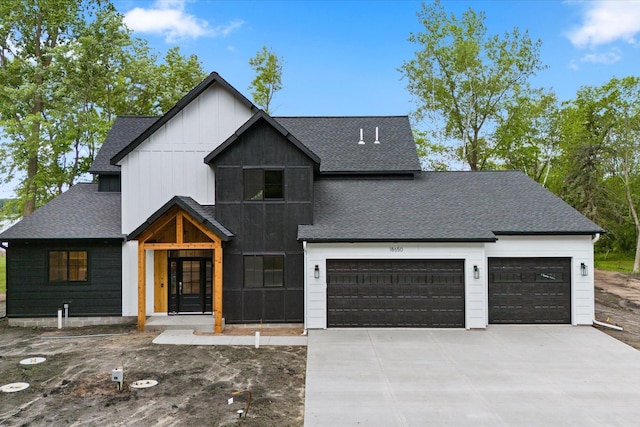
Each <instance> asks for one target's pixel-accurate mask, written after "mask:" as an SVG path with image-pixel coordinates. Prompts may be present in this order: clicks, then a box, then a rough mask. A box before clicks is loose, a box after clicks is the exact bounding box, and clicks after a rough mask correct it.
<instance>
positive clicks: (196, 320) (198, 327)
mask: <svg viewBox="0 0 640 427" xmlns="http://www.w3.org/2000/svg"><path fill="white" fill-rule="evenodd" d="M213 324H214V318H213V315H212V314H185V315H177V316H149V317H147V321H146V322H145V325H144V330H145V331H167V330H177V329H192V330H194V331H196V332H208V333H213Z"/></svg>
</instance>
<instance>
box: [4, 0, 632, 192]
mask: <svg viewBox="0 0 640 427" xmlns="http://www.w3.org/2000/svg"><path fill="white" fill-rule="evenodd" d="M114 3H115V5H116V8H117V9H118V11H119V12H121V13H122V14H124V15H125V22H126V23H127V25H128V26H129V27H130V28H131V29H132V30H133V32H134V35H136V36H138V37H141V38H145V39H147V40H148V41H149V43H150V45H151V46H152V47H153V48H154V49H155V50H156V51H158V52H159V53H161V54H164V52H165V51H166V50H167V49H169V48H170V47H172V46H175V45H179V46H180V48H181V51H182V53H183V54H196V55H197V56H198V57H199V58H200V60H201V62H202V64H203V66H204V68H205V70H207V71H208V72H211V71H217V72H219V73H220V74H221V75H222V76H223V77H224V78H225V79H226V80H227V81H228V82H229V83H231V84H232V85H233V86H235V87H236V88H237V89H238V90H240V92H242V93H244V94H245V95H246V96H247V97H248V98H251V96H250V93H249V90H248V89H247V87H248V86H249V84H250V82H251V79H252V78H253V71H252V70H251V68H250V67H249V64H248V61H249V58H250V57H252V56H254V55H255V53H256V52H257V51H258V50H259V49H260V48H261V47H262V46H263V45H266V46H269V47H271V48H273V49H274V50H276V51H277V52H278V54H279V55H280V56H282V57H284V72H283V83H284V88H283V90H282V91H280V92H279V93H278V94H277V95H276V97H275V99H274V101H273V103H272V108H271V109H272V111H273V114H274V115H280V116H286V115H294V116H295V115H333V116H339V115H404V114H409V113H410V112H411V111H412V110H413V109H414V104H413V103H412V99H411V96H410V95H409V93H408V92H407V90H406V82H405V81H403V80H401V74H400V72H398V68H399V67H400V66H401V65H402V63H403V62H404V61H407V60H410V59H411V58H412V56H413V53H414V51H415V50H416V48H417V46H414V45H413V44H411V43H410V42H408V40H407V39H408V37H409V34H410V33H411V32H420V31H422V30H423V29H422V28H421V26H420V24H419V22H418V19H417V17H416V12H417V11H418V10H420V7H421V2H418V1H401V0H400V1H185V0H168V1H156V0H150V1H138V0H114ZM442 4H443V6H444V7H445V9H446V10H447V11H448V12H449V13H454V14H455V15H456V16H458V17H459V16H461V15H462V13H463V12H464V11H466V10H467V9H469V8H470V7H471V8H473V9H474V10H476V11H478V12H480V11H483V12H485V15H486V21H485V22H486V26H487V28H488V33H489V34H504V33H505V32H510V31H511V30H513V28H514V27H518V28H519V29H520V31H524V30H528V31H529V34H530V36H531V38H533V39H538V38H539V39H541V40H542V43H543V44H542V51H541V56H542V61H543V62H544V64H546V65H547V66H548V68H547V69H546V70H544V71H542V72H540V73H539V75H538V76H537V77H536V78H535V79H534V80H533V81H532V84H533V85H534V86H537V87H545V88H551V89H553V91H554V92H555V93H556V94H557V95H558V97H559V99H560V100H568V99H571V98H573V97H574V96H575V94H576V91H577V90H578V89H579V88H580V87H581V86H585V85H601V84H604V83H605V82H607V81H608V80H609V79H611V78H612V77H614V76H615V77H625V76H628V75H640V49H639V48H640V0H637V1H631V0H627V1H615V0H600V1H578V0H570V1H550V0H547V1H545V0H540V1H535V0H530V1H507V0H503V1H443V2H442ZM12 187H13V186H12V185H11V184H5V185H0V197H11V196H12V195H13V191H12V190H13V188H12Z"/></svg>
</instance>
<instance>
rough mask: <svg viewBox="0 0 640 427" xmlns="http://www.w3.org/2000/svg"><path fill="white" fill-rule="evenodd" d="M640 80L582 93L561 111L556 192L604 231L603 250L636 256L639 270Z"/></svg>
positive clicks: (611, 83)
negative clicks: (558, 171)
mask: <svg viewBox="0 0 640 427" xmlns="http://www.w3.org/2000/svg"><path fill="white" fill-rule="evenodd" d="M638 99H640V78H638V77H626V78H623V79H617V78H613V79H611V80H610V81H609V82H607V83H606V84H604V85H602V86H600V87H583V88H581V89H580V90H579V91H578V93H577V95H576V98H575V99H574V100H572V101H570V102H568V103H566V104H565V105H564V108H563V111H562V138H561V148H562V153H563V154H562V157H561V164H562V165H563V170H562V171H561V173H560V174H558V176H557V181H556V190H557V191H558V194H560V195H561V196H562V197H563V199H564V200H565V201H567V202H568V203H570V204H571V205H572V206H573V207H575V208H576V209H578V210H579V211H581V212H582V213H583V214H585V215H586V216H587V217H588V218H590V219H592V220H593V221H595V222H597V223H599V224H600V225H601V226H603V227H605V229H607V231H608V235H607V238H606V240H605V242H604V243H605V245H606V247H607V249H609V250H614V251H635V253H636V257H635V258H636V259H635V266H634V268H633V270H634V271H635V272H638V271H639V270H640V239H639V236H640V220H639V219H638V207H639V203H640V104H639V103H638Z"/></svg>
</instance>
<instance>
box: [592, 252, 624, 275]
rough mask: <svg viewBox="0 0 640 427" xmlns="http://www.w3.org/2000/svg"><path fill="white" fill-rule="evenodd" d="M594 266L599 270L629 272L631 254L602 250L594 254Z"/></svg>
mask: <svg viewBox="0 0 640 427" xmlns="http://www.w3.org/2000/svg"><path fill="white" fill-rule="evenodd" d="M594 261H595V267H596V268H598V269H600V270H608V271H619V272H621V273H631V272H632V271H633V255H629V253H628V252H627V253H621V252H603V253H596V254H595V259H594Z"/></svg>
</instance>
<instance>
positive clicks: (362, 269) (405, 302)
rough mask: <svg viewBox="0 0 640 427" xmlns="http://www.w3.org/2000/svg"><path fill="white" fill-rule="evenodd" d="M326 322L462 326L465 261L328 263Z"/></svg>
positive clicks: (348, 324) (402, 325)
mask: <svg viewBox="0 0 640 427" xmlns="http://www.w3.org/2000/svg"><path fill="white" fill-rule="evenodd" d="M354 277H355V279H354ZM327 319H328V325H329V326H352V327H357V326H361V327H394V326H395V327H398V326H399V327H464V261H463V260H444V261H441V260H391V261H390V260H327Z"/></svg>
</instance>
